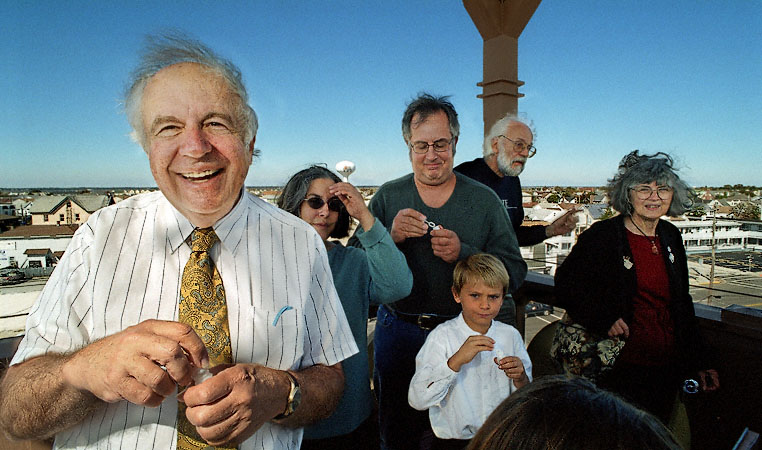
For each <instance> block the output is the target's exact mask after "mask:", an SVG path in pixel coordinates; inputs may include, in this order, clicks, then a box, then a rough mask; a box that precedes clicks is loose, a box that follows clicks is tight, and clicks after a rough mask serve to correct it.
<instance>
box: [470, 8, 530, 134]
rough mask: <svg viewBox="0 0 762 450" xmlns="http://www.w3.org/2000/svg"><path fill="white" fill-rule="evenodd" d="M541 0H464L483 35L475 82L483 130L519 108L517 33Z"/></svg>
mask: <svg viewBox="0 0 762 450" xmlns="http://www.w3.org/2000/svg"><path fill="white" fill-rule="evenodd" d="M540 1H541V0H463V5H464V6H465V7H466V11H467V12H468V15H469V16H471V20H473V21H474V25H476V28H477V29H478V30H479V34H481V36H482V39H484V68H483V76H484V80H483V81H481V82H479V83H477V86H481V88H482V93H481V94H480V95H478V96H477V97H479V98H481V99H482V102H483V105H484V113H483V114H484V132H485V133H487V132H488V131H489V127H491V126H492V124H493V123H495V121H497V120H498V119H499V118H500V117H502V116H504V115H505V114H506V113H508V112H513V113H516V112H518V106H519V97H523V96H524V94H521V93H519V87H520V86H522V85H523V84H524V82H523V81H519V70H518V65H519V64H518V62H519V60H518V56H519V36H520V35H521V32H522V31H524V27H526V24H527V23H529V19H531V18H532V15H533V14H534V12H535V11H536V10H537V7H538V6H539V5H540Z"/></svg>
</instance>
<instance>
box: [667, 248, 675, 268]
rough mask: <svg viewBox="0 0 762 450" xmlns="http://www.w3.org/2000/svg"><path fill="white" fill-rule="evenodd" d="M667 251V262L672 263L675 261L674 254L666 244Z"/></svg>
mask: <svg viewBox="0 0 762 450" xmlns="http://www.w3.org/2000/svg"><path fill="white" fill-rule="evenodd" d="M667 253H669V262H671V263H672V264H674V263H675V255H673V254H672V249H671V248H670V247H669V245H668V246H667Z"/></svg>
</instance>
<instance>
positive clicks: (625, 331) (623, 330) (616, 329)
mask: <svg viewBox="0 0 762 450" xmlns="http://www.w3.org/2000/svg"><path fill="white" fill-rule="evenodd" d="M616 336H623V337H624V338H625V339H627V338H628V337H630V327H628V326H627V324H626V323H625V321H624V320H623V319H622V318H621V317H620V318H619V319H617V321H616V322H614V325H611V328H609V337H616Z"/></svg>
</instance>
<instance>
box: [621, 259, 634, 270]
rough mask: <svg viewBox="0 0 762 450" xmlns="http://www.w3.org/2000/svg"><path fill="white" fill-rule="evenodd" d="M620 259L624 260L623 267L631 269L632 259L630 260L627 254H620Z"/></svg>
mask: <svg viewBox="0 0 762 450" xmlns="http://www.w3.org/2000/svg"><path fill="white" fill-rule="evenodd" d="M622 259H623V260H624V262H623V264H624V268H625V269H627V270H630V269H632V261H630V257H629V256H622Z"/></svg>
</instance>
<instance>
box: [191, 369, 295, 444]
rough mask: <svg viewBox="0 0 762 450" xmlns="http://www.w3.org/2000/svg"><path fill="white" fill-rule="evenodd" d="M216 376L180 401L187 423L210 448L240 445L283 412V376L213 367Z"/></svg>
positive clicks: (287, 386) (269, 371) (267, 371)
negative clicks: (191, 425) (184, 407)
mask: <svg viewBox="0 0 762 450" xmlns="http://www.w3.org/2000/svg"><path fill="white" fill-rule="evenodd" d="M212 372H215V373H216V375H215V376H213V377H212V378H210V379H208V380H206V381H204V382H203V383H201V384H199V385H198V386H191V387H189V388H188V390H186V391H185V392H184V393H183V395H182V397H181V399H182V401H184V402H185V404H186V406H187V409H186V410H185V415H186V416H187V417H188V421H189V422H190V423H191V424H193V425H195V426H196V430H197V431H198V434H199V436H201V437H202V438H204V439H205V440H206V441H207V442H208V443H209V444H210V445H214V446H219V445H223V444H226V443H230V444H240V443H241V442H243V441H245V440H246V439H247V438H248V437H249V436H251V435H252V434H254V433H255V432H256V431H257V430H258V429H259V428H260V427H261V426H262V425H263V424H264V423H265V422H268V421H270V420H271V419H272V418H273V417H275V416H277V415H278V414H280V413H282V412H283V411H284V410H285V409H286V402H285V401H284V399H286V398H287V397H288V392H289V389H290V385H291V384H290V382H289V380H288V376H287V375H286V374H285V372H283V371H280V370H275V369H270V368H268V367H264V366H260V365H255V364H236V365H222V366H216V367H214V368H213V369H212Z"/></svg>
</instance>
